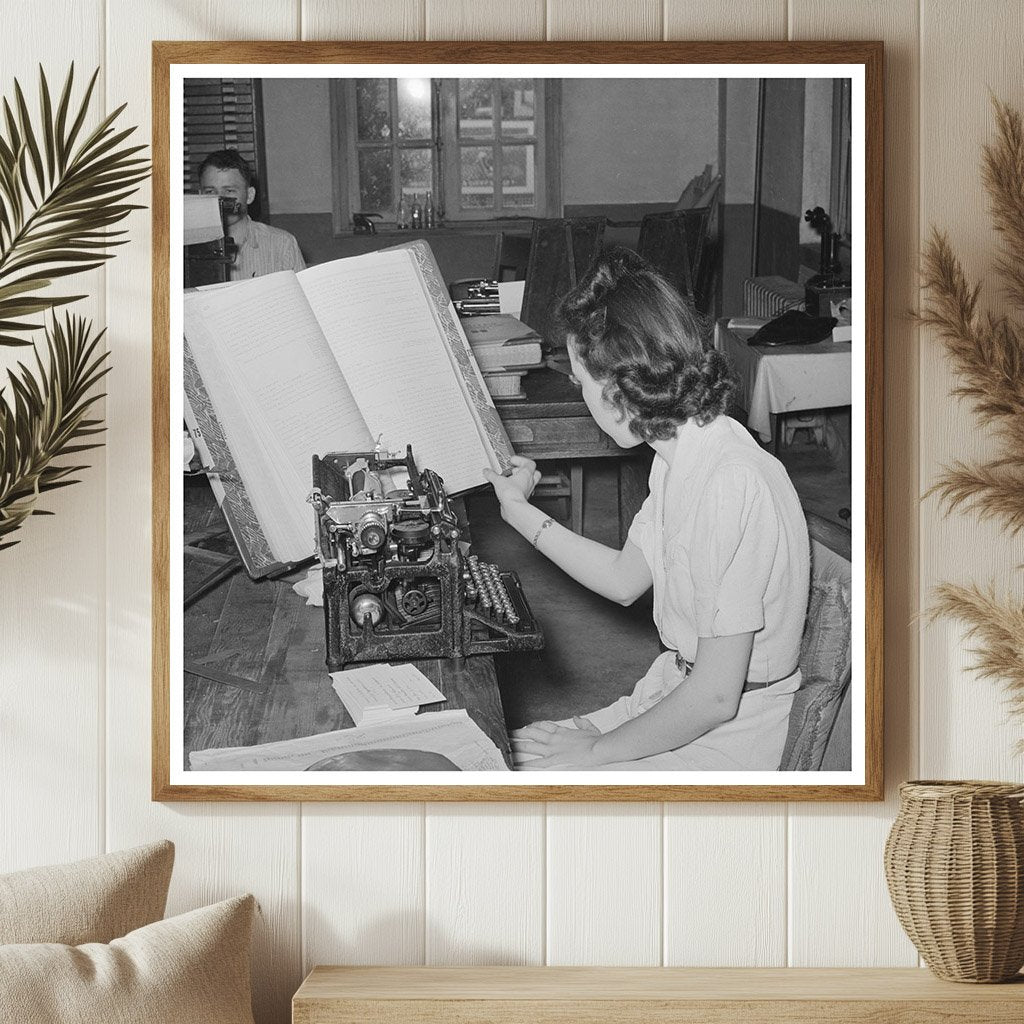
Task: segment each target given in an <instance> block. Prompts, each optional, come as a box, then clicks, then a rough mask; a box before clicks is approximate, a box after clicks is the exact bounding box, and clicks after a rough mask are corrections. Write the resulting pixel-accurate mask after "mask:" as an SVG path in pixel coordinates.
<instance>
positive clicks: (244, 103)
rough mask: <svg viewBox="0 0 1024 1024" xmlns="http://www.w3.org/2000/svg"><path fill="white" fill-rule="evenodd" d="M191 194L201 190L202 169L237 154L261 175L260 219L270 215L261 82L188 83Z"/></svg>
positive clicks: (187, 150)
mask: <svg viewBox="0 0 1024 1024" xmlns="http://www.w3.org/2000/svg"><path fill="white" fill-rule="evenodd" d="M184 122H185V123H184V153H183V154H182V156H183V159H184V162H185V166H184V178H185V190H186V191H187V192H196V191H198V190H199V165H200V164H201V163H202V162H203V160H205V159H206V157H207V156H208V155H209V154H210V153H213V152H216V151H217V150H218V149H237V150H238V152H239V153H240V154H241V155H242V156H243V157H244V158H245V159H246V160H247V161H248V162H249V165H250V166H251V167H252V168H253V169H254V170H255V172H256V202H255V203H254V204H253V207H252V208H250V212H251V213H252V214H253V215H254V216H257V217H258V216H260V210H261V209H262V210H263V211H266V209H267V206H266V195H265V191H264V182H265V180H266V174H265V166H266V159H265V149H264V145H263V102H262V94H261V90H260V82H259V81H258V80H256V79H252V78H187V79H185V95H184Z"/></svg>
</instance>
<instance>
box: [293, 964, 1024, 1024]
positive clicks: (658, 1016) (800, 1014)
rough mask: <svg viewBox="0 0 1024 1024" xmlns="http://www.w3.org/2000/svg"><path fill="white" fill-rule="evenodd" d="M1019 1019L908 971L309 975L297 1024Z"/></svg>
mask: <svg viewBox="0 0 1024 1024" xmlns="http://www.w3.org/2000/svg"><path fill="white" fill-rule="evenodd" d="M1021 1020H1024V975H1022V976H1021V979H1020V980H1019V981H1017V982H1011V983H1007V984H1002V985H968V984H956V983H953V982H948V981H941V980H939V979H938V978H936V977H935V976H934V975H933V974H931V972H929V971H926V970H915V969H903V970H896V969H879V970H875V969H819V968H714V969H704V968H676V967H664V968H634V967H316V968H314V969H313V971H312V972H311V973H310V975H309V977H307V978H306V980H305V981H304V982H303V983H302V987H301V988H300V989H299V991H298V992H297V993H296V994H295V997H294V999H293V1001H292V1021H293V1024H384V1022H387V1024H398V1022H402V1024H442V1022H445V1024H476V1022H480V1024H483V1022H485V1021H486V1022H489V1024H490V1022H500V1024H556V1022H557V1024H562V1022H565V1024H569V1022H579V1024H647V1022H651V1024H669V1022H673V1024H690V1022H692V1024H697V1022H700V1024H726V1022H730V1024H732V1022H743V1024H762V1022H763V1024H783V1022H787V1024H788V1022H803V1024H818V1022H821V1021H827V1022H828V1024H939V1022H946V1021H949V1022H954V1021H955V1022H959V1024H989V1022H1000V1024H1002V1022H1010V1021H1013V1022H1016V1024H1019V1022H1020V1021H1021Z"/></svg>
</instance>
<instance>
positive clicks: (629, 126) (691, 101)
mask: <svg viewBox="0 0 1024 1024" xmlns="http://www.w3.org/2000/svg"><path fill="white" fill-rule="evenodd" d="M597 70H598V71H599V69H597ZM562 153H563V156H562V199H563V202H564V203H565V204H566V205H573V204H592V203H602V204H605V203H606V204H612V203H674V202H675V201H676V200H677V199H678V198H679V196H680V193H681V192H682V191H683V189H684V188H685V187H686V184H687V182H689V181H690V179H692V178H693V177H694V176H695V175H697V174H700V173H701V172H702V171H703V170H704V168H705V166H706V165H707V164H712V165H713V166H717V163H718V83H717V82H716V81H715V80H714V79H710V78H703V79H702V78H693V79H674V80H673V79H663V78H662V79H659V78H649V79H644V80H642V81H640V80H635V79H634V80H630V79H616V78H595V79H579V78H577V79H573V78H567V79H566V80H565V81H564V83H563V85H562Z"/></svg>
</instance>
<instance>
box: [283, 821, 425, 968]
mask: <svg viewBox="0 0 1024 1024" xmlns="http://www.w3.org/2000/svg"><path fill="white" fill-rule="evenodd" d="M423 826H424V819H423V804H338V805H331V804H304V805H303V808H302V897H301V899H302V929H303V931H302V949H303V973H305V972H306V971H308V970H309V969H310V968H311V967H313V966H314V965H315V964H324V963H330V964H346V963H347V964H421V963H423V962H424V949H425V937H424V928H425V917H424V891H425V890H424V877H423V864H424V853H423V850H424V844H423Z"/></svg>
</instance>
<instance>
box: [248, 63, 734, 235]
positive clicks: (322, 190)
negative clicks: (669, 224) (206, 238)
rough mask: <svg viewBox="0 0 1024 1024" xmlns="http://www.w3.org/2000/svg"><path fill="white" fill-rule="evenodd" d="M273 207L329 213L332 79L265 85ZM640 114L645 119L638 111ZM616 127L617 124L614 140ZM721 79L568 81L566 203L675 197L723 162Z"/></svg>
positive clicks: (564, 123)
mask: <svg viewBox="0 0 1024 1024" xmlns="http://www.w3.org/2000/svg"><path fill="white" fill-rule="evenodd" d="M263 112H264V119H265V121H264V123H265V125H266V137H267V139H270V140H273V144H272V145H268V146H267V177H268V179H269V182H268V186H269V193H270V209H271V213H272V214H273V215H274V216H279V215H281V214H293V213H330V211H331V188H332V185H331V149H330V139H331V113H330V96H329V90H328V88H327V83H326V81H320V82H317V81H313V80H311V79H297V80H288V79H273V78H268V79H266V80H265V81H264V83H263ZM638 112H641V116H638ZM609 125H615V126H617V128H618V129H619V132H618V133H617V134H616V137H615V138H614V139H612V138H610V130H609V127H608V126H609ZM717 132H718V99H717V82H716V81H715V80H713V79H689V80H681V79H659V78H652V79H647V80H645V81H637V80H630V79H614V78H604V79H600V78H599V79H591V80H587V79H571V78H569V79H566V80H565V81H564V83H563V86H562V138H563V145H562V149H563V154H564V155H563V160H562V201H563V203H566V204H570V205H571V204H584V203H590V204H593V203H600V204H614V203H665V202H668V203H672V202H675V201H676V200H677V199H678V198H679V194H680V193H681V192H682V191H683V188H684V186H685V185H686V183H687V182H688V181H689V180H690V179H691V178H693V177H694V175H696V174H700V173H701V172H702V171H703V170H704V167H705V165H706V164H712V165H715V164H717V159H718V146H717Z"/></svg>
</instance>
